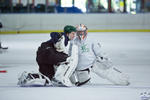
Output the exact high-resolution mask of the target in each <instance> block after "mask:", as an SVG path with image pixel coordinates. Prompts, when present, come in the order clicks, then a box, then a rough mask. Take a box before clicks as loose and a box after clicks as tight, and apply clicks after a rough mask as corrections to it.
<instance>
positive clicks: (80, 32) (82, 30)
mask: <svg viewBox="0 0 150 100" xmlns="http://www.w3.org/2000/svg"><path fill="white" fill-rule="evenodd" d="M87 29H88V28H87V27H86V26H85V25H84V24H79V25H78V26H77V27H76V30H77V36H78V37H79V39H80V40H84V38H85V37H86V36H87Z"/></svg>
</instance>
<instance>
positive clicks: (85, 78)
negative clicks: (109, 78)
mask: <svg viewBox="0 0 150 100" xmlns="http://www.w3.org/2000/svg"><path fill="white" fill-rule="evenodd" d="M76 75H77V78H78V82H77V83H76V85H77V86H80V85H83V84H86V83H89V82H90V79H91V77H90V70H89V69H85V70H77V71H76Z"/></svg>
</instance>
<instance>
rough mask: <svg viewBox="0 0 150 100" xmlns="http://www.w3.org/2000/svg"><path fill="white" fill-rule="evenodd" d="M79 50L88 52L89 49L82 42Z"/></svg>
mask: <svg viewBox="0 0 150 100" xmlns="http://www.w3.org/2000/svg"><path fill="white" fill-rule="evenodd" d="M81 51H82V53H83V52H89V51H90V50H89V48H88V47H87V44H83V45H82V46H81Z"/></svg>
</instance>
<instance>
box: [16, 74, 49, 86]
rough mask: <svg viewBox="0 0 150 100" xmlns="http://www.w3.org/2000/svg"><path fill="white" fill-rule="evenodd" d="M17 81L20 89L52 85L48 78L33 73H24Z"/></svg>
mask: <svg viewBox="0 0 150 100" xmlns="http://www.w3.org/2000/svg"><path fill="white" fill-rule="evenodd" d="M18 80H19V81H18V85H19V86H22V87H29V86H48V85H52V84H51V81H50V80H49V78H48V77H46V76H45V75H43V74H41V73H35V72H26V71H24V72H23V73H22V74H21V75H20V76H19V77H18Z"/></svg>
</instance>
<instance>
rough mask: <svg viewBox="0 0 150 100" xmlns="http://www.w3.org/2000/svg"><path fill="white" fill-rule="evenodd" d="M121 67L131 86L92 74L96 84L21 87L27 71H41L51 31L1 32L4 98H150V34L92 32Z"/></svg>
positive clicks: (0, 77)
mask: <svg viewBox="0 0 150 100" xmlns="http://www.w3.org/2000/svg"><path fill="white" fill-rule="evenodd" d="M88 35H89V37H91V41H98V42H100V43H101V45H102V49H103V52H105V53H106V54H107V56H108V57H109V58H110V59H111V61H112V62H113V63H114V65H116V67H117V68H118V69H120V70H121V71H123V72H124V73H126V74H128V75H129V76H130V82H131V84H130V85H129V86H114V85H112V84H111V83H110V82H108V81H107V80H104V79H102V78H99V77H98V76H96V75H95V74H92V83H93V84H92V85H86V86H81V87H70V88H65V87H27V88H25V87H19V86H17V81H18V80H17V77H18V74H19V73H22V72H23V71H33V70H34V71H38V65H37V63H36V60H35V59H36V50H37V48H38V46H39V45H40V43H41V42H44V41H47V40H49V39H50V37H49V34H16V35H14V34H9V35H0V39H1V40H0V41H1V42H2V45H3V46H8V50H5V51H0V70H6V71H7V73H0V100H144V99H142V96H146V97H147V99H146V100H150V98H149V97H150V78H149V77H150V33H148V32H147V33H146V32H145V33H144V32H143V33H142V32H133V33H131V32H120V33H119V32H117V33H113V32H108V33H107V32H106V33H89V34H88Z"/></svg>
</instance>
